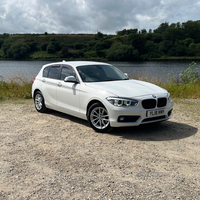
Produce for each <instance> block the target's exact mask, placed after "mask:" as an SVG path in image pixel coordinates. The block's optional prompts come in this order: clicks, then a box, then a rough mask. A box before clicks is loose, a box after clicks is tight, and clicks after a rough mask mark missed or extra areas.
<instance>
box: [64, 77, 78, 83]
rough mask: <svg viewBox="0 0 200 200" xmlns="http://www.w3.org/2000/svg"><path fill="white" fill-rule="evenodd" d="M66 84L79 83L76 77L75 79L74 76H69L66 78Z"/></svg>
mask: <svg viewBox="0 0 200 200" xmlns="http://www.w3.org/2000/svg"><path fill="white" fill-rule="evenodd" d="M64 82H72V83H78V81H77V79H76V77H74V76H67V77H65V79H64Z"/></svg>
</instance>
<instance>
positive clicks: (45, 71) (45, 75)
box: [43, 67, 50, 77]
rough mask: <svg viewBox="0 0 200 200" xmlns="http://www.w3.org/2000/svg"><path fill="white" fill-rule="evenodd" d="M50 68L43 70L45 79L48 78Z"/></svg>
mask: <svg viewBox="0 0 200 200" xmlns="http://www.w3.org/2000/svg"><path fill="white" fill-rule="evenodd" d="M49 68H50V67H45V68H44V70H43V77H48V73H49Z"/></svg>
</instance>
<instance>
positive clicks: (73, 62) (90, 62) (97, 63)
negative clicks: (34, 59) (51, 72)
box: [44, 60, 108, 67]
mask: <svg viewBox="0 0 200 200" xmlns="http://www.w3.org/2000/svg"><path fill="white" fill-rule="evenodd" d="M62 64H66V65H70V66H73V67H78V66H82V65H102V64H103V65H108V63H104V62H94V61H65V60H63V61H62V62H55V63H49V64H46V65H44V67H45V66H48V65H62Z"/></svg>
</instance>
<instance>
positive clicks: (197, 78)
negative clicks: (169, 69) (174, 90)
mask: <svg viewBox="0 0 200 200" xmlns="http://www.w3.org/2000/svg"><path fill="white" fill-rule="evenodd" d="M169 76H170V82H171V83H176V84H181V85H184V84H189V83H200V73H199V72H198V67H196V63H195V62H192V63H190V65H189V67H188V68H187V69H185V70H181V73H180V74H179V76H178V77H177V78H176V77H174V74H173V73H170V74H169Z"/></svg>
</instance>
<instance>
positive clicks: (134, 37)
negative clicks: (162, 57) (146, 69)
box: [128, 34, 146, 54]
mask: <svg viewBox="0 0 200 200" xmlns="http://www.w3.org/2000/svg"><path fill="white" fill-rule="evenodd" d="M128 41H129V43H130V44H132V45H133V47H134V48H135V49H137V50H138V51H139V53H140V54H143V53H144V51H145V49H144V47H145V44H146V38H145V35H143V34H131V35H129V36H128Z"/></svg>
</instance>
